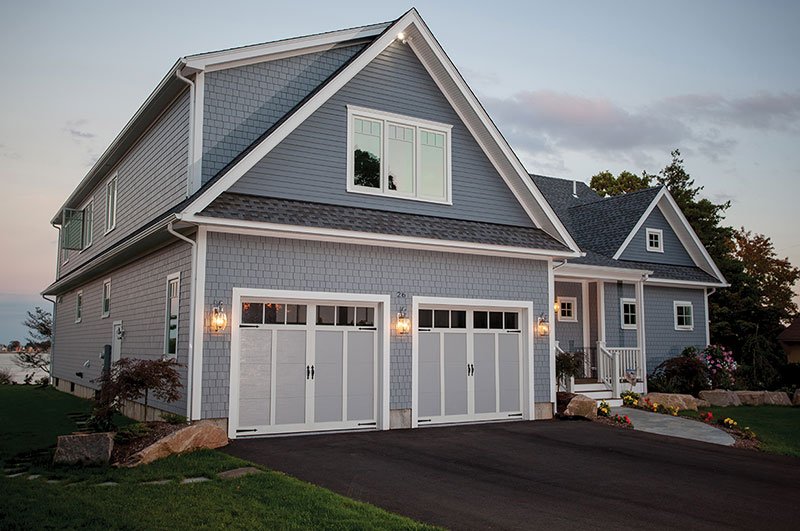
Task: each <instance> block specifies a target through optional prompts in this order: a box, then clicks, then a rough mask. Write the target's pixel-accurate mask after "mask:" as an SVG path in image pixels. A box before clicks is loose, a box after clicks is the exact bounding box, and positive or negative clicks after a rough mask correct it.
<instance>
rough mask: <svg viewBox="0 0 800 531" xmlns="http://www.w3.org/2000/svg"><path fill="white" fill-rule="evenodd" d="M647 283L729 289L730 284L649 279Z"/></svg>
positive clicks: (651, 284) (674, 286)
mask: <svg viewBox="0 0 800 531" xmlns="http://www.w3.org/2000/svg"><path fill="white" fill-rule="evenodd" d="M645 283H646V284H647V285H648V286H664V287H671V288H679V287H686V288H727V287H730V284H728V283H725V282H700V281H696V280H676V279H672V278H648V279H647V280H646V281H645Z"/></svg>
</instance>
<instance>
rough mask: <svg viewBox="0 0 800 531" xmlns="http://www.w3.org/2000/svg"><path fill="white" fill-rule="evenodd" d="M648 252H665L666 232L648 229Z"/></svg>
mask: <svg viewBox="0 0 800 531" xmlns="http://www.w3.org/2000/svg"><path fill="white" fill-rule="evenodd" d="M646 234H647V250H648V251H649V252H651V253H663V252H664V231H662V230H661V229H647V231H646Z"/></svg>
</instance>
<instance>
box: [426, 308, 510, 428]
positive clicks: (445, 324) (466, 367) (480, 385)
mask: <svg viewBox="0 0 800 531" xmlns="http://www.w3.org/2000/svg"><path fill="white" fill-rule="evenodd" d="M417 319H418V330H419V347H418V348H419V364H418V372H419V374H418V378H419V380H418V389H419V397H418V407H419V413H418V423H419V425H425V424H436V423H444V422H465V421H476V420H500V419H505V420H508V419H513V418H521V417H522V409H523V390H524V389H523V380H522V377H523V373H524V370H523V334H522V328H521V326H522V325H521V312H520V311H519V310H505V309H491V308H452V307H451V308H441V307H439V308H425V307H421V308H420V309H419V310H418V316H417Z"/></svg>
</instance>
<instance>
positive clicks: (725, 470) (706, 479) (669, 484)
mask: <svg viewBox="0 0 800 531" xmlns="http://www.w3.org/2000/svg"><path fill="white" fill-rule="evenodd" d="M226 451H227V452H229V453H231V454H233V455H236V456H239V457H242V458H245V459H248V460H251V461H254V462H256V463H260V464H262V465H265V466H267V467H269V468H272V469H276V470H280V471H283V472H286V473H287V474H290V475H292V476H295V477H298V478H300V479H303V480H305V481H309V482H311V483H315V484H317V485H322V486H324V487H327V488H329V489H331V490H334V491H336V492H338V493H340V494H343V495H345V496H349V497H351V498H355V499H358V500H362V501H366V502H369V503H372V504H375V505H378V506H380V507H383V508H385V509H387V510H389V511H392V512H396V513H400V514H404V515H407V516H410V517H412V518H415V519H417V520H421V521H424V522H428V523H432V524H438V525H441V526H444V527H448V528H453V529H487V528H495V529H501V528H506V529H542V528H546V529H598V528H609V527H612V526H613V527H625V528H632V529H637V528H646V529H676V528H678V529H720V528H728V529H731V528H736V529H797V526H798V521H800V504H799V503H798V494H800V459H795V458H790V457H781V456H772V455H767V454H761V453H757V452H752V451H747V450H739V449H736V448H728V447H721V446H718V445H711V444H707V443H701V442H695V441H688V440H684V439H676V438H671V437H662V436H657V435H652V434H648V433H640V432H635V431H630V430H621V429H616V428H611V427H607V426H602V425H598V424H594V423H590V422H580V421H572V422H567V421H546V422H545V421H540V422H513V423H502V424H482V425H469V426H453V427H445V428H422V429H416V430H393V431H386V432H369V433H351V434H342V433H340V434H330V435H309V436H301V437H283V438H265V439H248V440H240V441H235V442H233V443H232V444H231V445H230V446H228V447H227V449H226Z"/></svg>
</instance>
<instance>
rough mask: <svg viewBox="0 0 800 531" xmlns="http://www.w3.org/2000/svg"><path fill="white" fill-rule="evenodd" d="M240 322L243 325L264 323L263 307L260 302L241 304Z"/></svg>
mask: <svg viewBox="0 0 800 531" xmlns="http://www.w3.org/2000/svg"><path fill="white" fill-rule="evenodd" d="M242 322H243V323H245V324H262V323H263V322H264V305H263V304H261V303H260V302H243V303H242Z"/></svg>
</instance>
